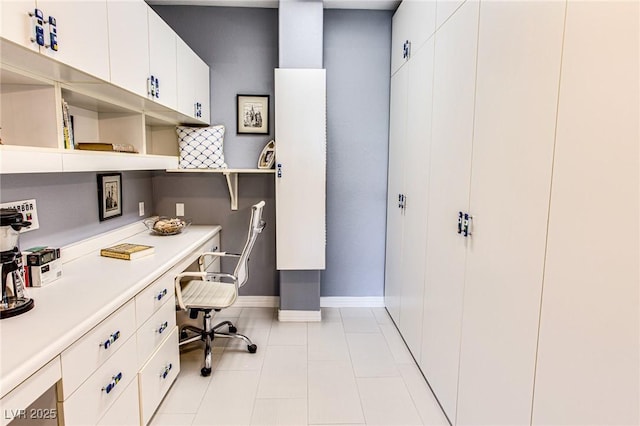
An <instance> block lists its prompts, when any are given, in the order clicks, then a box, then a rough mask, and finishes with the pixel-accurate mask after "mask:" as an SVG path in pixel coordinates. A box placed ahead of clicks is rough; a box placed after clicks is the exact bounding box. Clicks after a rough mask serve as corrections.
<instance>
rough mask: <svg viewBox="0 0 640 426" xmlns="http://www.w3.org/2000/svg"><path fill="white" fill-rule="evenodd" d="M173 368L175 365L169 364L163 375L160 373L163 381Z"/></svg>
mask: <svg viewBox="0 0 640 426" xmlns="http://www.w3.org/2000/svg"><path fill="white" fill-rule="evenodd" d="M172 368H173V364H171V363H169V364H167V365H166V366H165V367H164V370H162V373H160V378H161V379H166V378H167V376H168V375H169V372H170V371H171V369H172Z"/></svg>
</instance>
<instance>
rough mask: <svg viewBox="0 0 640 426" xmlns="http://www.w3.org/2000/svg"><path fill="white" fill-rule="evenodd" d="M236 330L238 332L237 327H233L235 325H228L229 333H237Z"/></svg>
mask: <svg viewBox="0 0 640 426" xmlns="http://www.w3.org/2000/svg"><path fill="white" fill-rule="evenodd" d="M237 332H238V329H237V328H235V327H234V326H232V325H230V326H229V333H237Z"/></svg>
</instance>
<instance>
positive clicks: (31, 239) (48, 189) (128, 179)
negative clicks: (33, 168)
mask: <svg viewBox="0 0 640 426" xmlns="http://www.w3.org/2000/svg"><path fill="white" fill-rule="evenodd" d="M151 178H152V173H151V172H123V173H122V208H123V212H122V216H120V217H115V218H112V219H108V220H106V221H104V222H100V220H99V218H98V192H97V191H98V184H97V178H96V173H46V174H16V175H3V176H2V177H1V178H0V202H3V203H4V202H9V201H18V200H28V199H31V198H35V199H36V205H37V207H38V221H39V222H40V229H37V230H35V231H29V232H25V233H23V234H22V235H20V247H21V248H22V249H26V248H29V247H33V246H37V245H49V246H52V247H60V246H64V245H66V244H69V243H72V242H76V241H79V240H82V239H84V238H88V237H91V236H93V235H97V234H100V233H102V232H107V231H110V230H112V229H115V228H118V227H121V226H123V225H126V224H129V223H132V222H135V221H137V220H140V219H142V218H140V217H139V216H138V202H140V201H144V204H145V214H146V216H149V215H150V214H151V213H153V212H154V205H153V193H152V186H151V185H152V183H151Z"/></svg>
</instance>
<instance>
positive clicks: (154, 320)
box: [136, 294, 176, 365]
mask: <svg viewBox="0 0 640 426" xmlns="http://www.w3.org/2000/svg"><path fill="white" fill-rule="evenodd" d="M175 304H176V303H175V296H174V295H173V294H171V297H170V298H169V300H167V301H166V302H165V304H164V305H162V307H161V308H160V309H159V310H158V312H156V313H155V314H153V315H152V316H151V318H149V319H148V320H147V322H145V323H144V324H142V326H141V327H140V328H139V329H138V331H137V333H136V338H137V341H138V365H143V364H144V363H146V362H147V359H149V357H150V356H151V354H153V352H154V351H155V350H156V349H157V348H158V346H160V343H162V341H163V340H164V339H165V338H166V337H167V336H168V335H169V334H170V333H171V331H172V330H173V329H174V328H175V326H176V306H175Z"/></svg>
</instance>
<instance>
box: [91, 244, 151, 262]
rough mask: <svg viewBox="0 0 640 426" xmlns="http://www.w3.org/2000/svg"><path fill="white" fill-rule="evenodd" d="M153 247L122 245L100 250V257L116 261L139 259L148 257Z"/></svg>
mask: <svg viewBox="0 0 640 426" xmlns="http://www.w3.org/2000/svg"><path fill="white" fill-rule="evenodd" d="M154 251H155V250H154V247H153V246H147V245H144V244H132V243H122V244H118V245H115V246H112V247H107V248H103V249H102V250H100V256H104V257H113V258H116V259H124V260H133V259H137V258H139V257H144V256H148V255H150V254H153V252H154Z"/></svg>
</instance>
